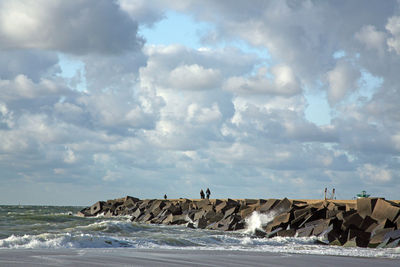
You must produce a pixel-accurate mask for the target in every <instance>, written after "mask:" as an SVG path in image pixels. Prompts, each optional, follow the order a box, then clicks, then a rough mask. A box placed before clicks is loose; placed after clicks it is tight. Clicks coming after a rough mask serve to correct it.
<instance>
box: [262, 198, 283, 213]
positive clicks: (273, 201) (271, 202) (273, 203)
mask: <svg viewBox="0 0 400 267" xmlns="http://www.w3.org/2000/svg"><path fill="white" fill-rule="evenodd" d="M278 203H279V200H278V199H268V200H267V202H265V203H264V204H262V205H261V206H260V209H259V211H260V213H265V212H267V211H269V210H271V209H273V208H274V207H275V206H276V205H277V204H278Z"/></svg>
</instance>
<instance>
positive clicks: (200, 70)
mask: <svg viewBox="0 0 400 267" xmlns="http://www.w3.org/2000/svg"><path fill="white" fill-rule="evenodd" d="M220 81H221V77H220V72H219V71H218V70H214V69H205V68H204V67H203V66H199V65H197V64H193V65H183V66H178V67H176V68H175V69H173V70H172V71H171V72H170V74H169V77H168V85H169V87H171V88H173V89H187V90H207V89H213V88H216V87H217V86H218V85H219V83H220Z"/></svg>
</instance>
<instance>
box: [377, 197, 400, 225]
mask: <svg viewBox="0 0 400 267" xmlns="http://www.w3.org/2000/svg"><path fill="white" fill-rule="evenodd" d="M399 213H400V208H399V207H397V206H393V205H392V204H391V203H389V202H387V201H386V200H383V199H378V200H377V202H376V205H375V208H374V210H373V212H372V215H371V217H372V218H374V219H376V220H378V221H382V220H385V219H389V220H390V221H392V222H393V221H394V220H395V218H396V217H397V215H398V214H399Z"/></svg>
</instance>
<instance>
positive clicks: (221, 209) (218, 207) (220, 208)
mask: <svg viewBox="0 0 400 267" xmlns="http://www.w3.org/2000/svg"><path fill="white" fill-rule="evenodd" d="M227 206H228V203H227V202H225V201H223V202H221V203H220V204H218V205H216V206H215V212H217V213H224V211H225V210H226V208H227Z"/></svg>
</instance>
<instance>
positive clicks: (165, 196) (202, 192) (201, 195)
mask: <svg viewBox="0 0 400 267" xmlns="http://www.w3.org/2000/svg"><path fill="white" fill-rule="evenodd" d="M206 194H207V199H210V195H211V191H210V189H209V188H207V190H206ZM200 197H201V199H204V198H205V195H204V191H203V189H201V190H200ZM164 199H167V194H165V195H164Z"/></svg>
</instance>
